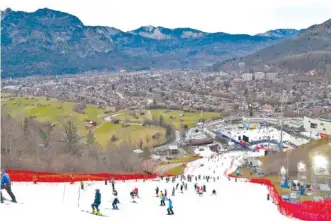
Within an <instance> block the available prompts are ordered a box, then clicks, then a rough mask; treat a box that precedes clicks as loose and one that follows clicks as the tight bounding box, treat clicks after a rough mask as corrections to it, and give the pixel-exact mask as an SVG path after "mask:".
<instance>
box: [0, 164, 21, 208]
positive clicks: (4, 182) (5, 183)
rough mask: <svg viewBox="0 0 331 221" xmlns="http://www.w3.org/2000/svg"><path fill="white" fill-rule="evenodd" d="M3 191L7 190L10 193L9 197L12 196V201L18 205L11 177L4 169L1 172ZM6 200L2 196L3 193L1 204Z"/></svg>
mask: <svg viewBox="0 0 331 221" xmlns="http://www.w3.org/2000/svg"><path fill="white" fill-rule="evenodd" d="M0 186H1V189H5V190H6V191H7V193H8V195H9V196H10V198H11V200H12V202H13V203H16V202H17V201H16V197H15V195H14V193H13V192H12V190H11V182H10V177H9V175H8V174H7V173H6V171H5V170H4V169H2V170H1V185H0ZM3 200H4V198H3V196H2V193H1V202H3Z"/></svg>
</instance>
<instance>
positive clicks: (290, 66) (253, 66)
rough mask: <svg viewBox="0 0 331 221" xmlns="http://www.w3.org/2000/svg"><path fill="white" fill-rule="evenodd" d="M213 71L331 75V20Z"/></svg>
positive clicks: (219, 66) (218, 66)
mask: <svg viewBox="0 0 331 221" xmlns="http://www.w3.org/2000/svg"><path fill="white" fill-rule="evenodd" d="M212 69H213V70H245V71H249V70H251V71H260V70H264V69H269V70H274V71H283V72H297V73H306V72H309V71H311V70H315V71H317V72H318V73H320V74H328V75H330V76H331V19H329V20H327V21H326V22H324V23H322V24H318V25H313V26H311V27H309V28H307V29H306V30H303V31H300V33H299V34H297V35H296V36H295V37H293V38H291V39H287V40H285V41H282V42H279V43H277V44H274V45H272V46H268V47H265V48H263V49H261V50H260V51H257V52H255V53H253V54H251V55H248V56H246V57H242V58H239V59H238V58H237V59H232V60H228V61H225V62H221V63H217V64H214V65H213V66H212Z"/></svg>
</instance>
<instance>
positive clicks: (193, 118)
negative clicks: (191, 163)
mask: <svg viewBox="0 0 331 221" xmlns="http://www.w3.org/2000/svg"><path fill="white" fill-rule="evenodd" d="M181 114H183V116H180V115H181ZM161 115H162V116H163V118H164V121H165V123H167V124H173V125H174V126H175V127H176V128H180V125H181V123H183V125H187V127H188V128H192V127H195V125H196V123H198V122H199V120H200V118H201V117H202V119H205V120H207V119H211V118H217V117H220V116H221V114H219V113H213V112H202V114H201V113H198V112H183V111H179V110H170V111H166V110H163V109H155V110H150V111H144V115H140V112H136V118H135V117H134V115H133V112H129V111H128V112H126V113H121V114H118V115H116V117H115V118H117V119H119V120H127V121H129V122H139V123H142V122H143V121H144V119H152V118H153V117H154V118H159V117H160V116H161ZM171 117H172V118H171Z"/></svg>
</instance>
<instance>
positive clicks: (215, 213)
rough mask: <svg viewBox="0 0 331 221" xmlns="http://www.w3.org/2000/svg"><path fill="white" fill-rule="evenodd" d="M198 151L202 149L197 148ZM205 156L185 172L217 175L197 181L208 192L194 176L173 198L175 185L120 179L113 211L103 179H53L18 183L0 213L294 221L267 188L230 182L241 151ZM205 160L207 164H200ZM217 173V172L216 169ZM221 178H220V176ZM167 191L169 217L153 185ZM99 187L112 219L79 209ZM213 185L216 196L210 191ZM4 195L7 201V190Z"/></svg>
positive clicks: (9, 217) (123, 219)
mask: <svg viewBox="0 0 331 221" xmlns="http://www.w3.org/2000/svg"><path fill="white" fill-rule="evenodd" d="M199 153H200V152H199ZM201 154H203V155H204V158H202V159H200V160H197V161H194V162H192V163H190V164H188V166H187V169H186V171H185V173H186V174H190V175H201V176H203V175H209V176H214V177H216V181H215V182H214V181H213V179H211V180H209V182H206V180H204V179H201V180H198V181H197V183H198V184H199V185H203V184H205V185H206V189H207V192H206V193H205V194H204V195H203V196H198V195H197V194H196V193H195V190H194V183H195V179H192V182H191V183H190V182H188V190H186V191H185V190H184V193H180V191H179V188H178V191H176V195H175V196H171V192H172V188H173V187H174V186H175V185H176V184H177V182H178V183H180V180H179V179H178V180H176V182H175V183H172V182H171V181H170V182H169V183H166V181H165V179H164V180H154V181H152V180H149V181H145V182H143V181H138V182H136V181H126V182H122V181H117V182H116V183H115V186H116V189H117V191H118V198H119V200H120V204H119V205H118V207H119V210H112V209H111V202H112V197H113V196H112V190H111V185H109V184H108V185H107V186H106V185H104V183H103V182H94V183H90V184H89V185H87V183H85V190H80V185H79V183H76V184H68V183H59V184H49V183H38V184H32V183H14V184H13V191H14V193H15V195H16V197H17V200H18V202H20V203H19V204H13V203H8V202H7V203H5V204H0V217H1V220H5V221H16V220H18V221H20V220H28V221H29V220H31V221H39V220H40V221H41V220H42V221H44V220H47V221H52V220H54V221H55V220H56V221H59V220H63V221H64V220H79V221H85V220H89V221H93V220H110V219H112V220H118V221H131V220H155V219H156V220H158V221H162V220H178V221H179V220H180V221H183V220H205V219H206V218H207V219H215V220H226V221H227V220H254V221H260V220H261V221H265V220H272V221H285V220H293V219H291V218H288V217H285V216H283V215H281V214H280V213H279V212H278V210H277V208H276V206H275V205H274V204H273V203H272V202H271V201H267V200H266V195H267V188H265V187H263V186H260V185H256V184H251V183H244V182H234V181H233V180H231V181H229V180H228V178H226V177H224V172H225V171H226V170H227V169H228V168H229V166H230V165H231V161H233V159H234V158H237V157H239V155H240V153H230V154H225V155H223V156H218V157H216V158H213V159H210V156H211V152H209V151H207V150H206V151H203V152H202V153H201ZM201 164H203V166H201ZM214 171H215V173H214ZM217 176H219V177H220V178H219V180H217ZM157 186H158V187H159V188H160V190H163V191H164V189H167V192H168V197H170V198H171V199H172V201H173V206H174V208H173V210H174V213H175V215H174V216H167V215H166V213H167V211H166V209H167V206H168V202H167V201H166V207H161V206H160V199H159V198H157V197H156V196H155V188H156V187H157ZM135 187H137V188H139V195H140V198H139V199H137V203H132V199H131V197H130V195H129V193H130V191H132V190H133V188H135ZM96 188H99V189H100V192H101V194H102V203H101V207H100V209H101V212H102V213H103V214H105V215H107V216H109V217H98V216H95V215H92V214H88V213H84V212H81V209H88V210H91V209H90V205H91V204H92V202H93V200H94V191H95V189H96ZM213 189H215V190H216V191H217V195H216V196H212V195H211V192H212V190H213ZM4 196H5V197H6V198H7V199H9V196H7V193H4Z"/></svg>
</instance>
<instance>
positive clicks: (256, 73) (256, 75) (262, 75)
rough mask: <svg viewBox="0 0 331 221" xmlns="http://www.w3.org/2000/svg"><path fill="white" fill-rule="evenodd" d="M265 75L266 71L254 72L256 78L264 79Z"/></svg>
mask: <svg viewBox="0 0 331 221" xmlns="http://www.w3.org/2000/svg"><path fill="white" fill-rule="evenodd" d="M264 77H265V73H264V72H255V73H254V79H255V80H262V79H264Z"/></svg>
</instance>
